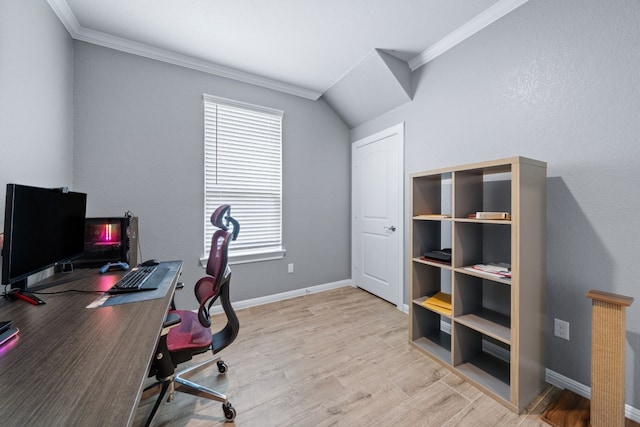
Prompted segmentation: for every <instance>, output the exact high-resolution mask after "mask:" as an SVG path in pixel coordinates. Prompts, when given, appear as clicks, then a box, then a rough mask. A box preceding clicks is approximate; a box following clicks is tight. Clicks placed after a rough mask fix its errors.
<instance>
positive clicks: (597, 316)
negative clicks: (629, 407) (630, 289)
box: [587, 290, 633, 427]
mask: <svg viewBox="0 0 640 427" xmlns="http://www.w3.org/2000/svg"><path fill="white" fill-rule="evenodd" d="M587 298H590V299H591V300H592V305H593V314H592V321H591V325H592V326H591V425H592V426H593V427H601V426H607V427H617V426H619V427H624V423H625V421H624V394H625V386H624V369H625V354H624V353H625V335H626V329H627V328H626V319H625V309H626V307H629V306H630V305H631V304H632V303H633V298H631V297H626V296H622V295H616V294H611V293H608V292H603V291H595V290H592V291H589V292H588V293H587Z"/></svg>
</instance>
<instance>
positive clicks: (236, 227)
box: [211, 205, 240, 240]
mask: <svg viewBox="0 0 640 427" xmlns="http://www.w3.org/2000/svg"><path fill="white" fill-rule="evenodd" d="M211 224H213V225H214V226H215V227H218V228H219V229H221V230H224V231H229V224H231V225H232V226H233V230H232V232H231V239H232V240H236V239H237V238H238V233H240V224H239V223H238V221H236V220H235V219H234V218H233V217H232V216H231V205H220V206H218V208H217V209H216V210H215V211H214V212H213V213H212V214H211Z"/></svg>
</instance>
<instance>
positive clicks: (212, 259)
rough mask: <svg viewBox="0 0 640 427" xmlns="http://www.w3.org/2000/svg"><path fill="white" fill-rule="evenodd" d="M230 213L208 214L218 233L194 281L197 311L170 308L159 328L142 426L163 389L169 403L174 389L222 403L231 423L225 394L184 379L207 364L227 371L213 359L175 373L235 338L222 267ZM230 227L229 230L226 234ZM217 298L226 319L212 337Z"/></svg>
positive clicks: (225, 209) (227, 277)
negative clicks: (151, 398) (155, 392)
mask: <svg viewBox="0 0 640 427" xmlns="http://www.w3.org/2000/svg"><path fill="white" fill-rule="evenodd" d="M230 211H231V207H230V206H229V205H222V206H220V207H219V208H218V209H216V211H215V212H214V213H213V214H212V215H211V223H212V224H213V225H214V226H216V227H217V228H219V229H218V230H216V231H215V233H214V234H213V238H212V240H211V251H210V253H209V259H208V261H207V268H206V272H207V276H204V277H202V278H201V279H200V280H198V282H197V283H196V285H195V287H194V293H195V296H196V299H197V300H198V302H199V304H200V306H199V308H198V311H197V313H194V312H193V311H189V310H170V311H169V313H168V315H167V317H166V319H165V322H164V324H163V329H162V334H161V336H160V341H159V343H158V347H157V350H156V357H155V358H154V363H153V364H152V368H151V373H150V375H149V376H152V375H155V376H156V379H157V382H155V383H154V384H152V385H150V386H149V387H147V388H145V392H147V391H149V390H151V389H157V388H160V391H159V393H160V394H159V396H158V398H157V400H156V402H155V404H154V407H153V409H152V411H151V414H150V415H149V418H148V419H147V423H146V425H147V426H148V425H150V424H151V421H152V419H153V417H154V416H155V414H156V411H157V410H158V407H159V406H160V403H161V402H162V400H163V399H164V396H165V394H166V393H167V391H169V396H168V399H167V401H171V400H173V394H174V390H175V391H182V392H186V393H189V394H193V395H194V396H198V397H203V398H206V399H211V400H215V401H218V402H222V409H223V411H224V416H225V418H226V419H227V420H229V421H231V420H233V419H234V418H235V416H236V411H235V409H234V408H233V406H231V403H230V402H229V401H228V400H227V396H225V395H224V394H222V393H219V392H217V391H215V390H212V389H209V388H207V387H203V386H201V385H198V384H196V383H193V382H191V381H189V380H187V379H186V377H188V376H189V375H192V374H194V373H196V372H198V371H200V370H202V369H204V368H207V367H208V366H210V365H211V364H212V363H213V362H216V363H217V367H218V372H219V373H220V374H225V373H226V372H227V369H228V368H227V365H226V364H225V363H224V361H222V360H221V359H220V357H219V356H215V357H214V358H212V359H209V360H206V361H205V362H203V363H200V364H198V365H196V366H193V367H190V368H188V369H185V370H183V371H181V372H177V373H176V372H175V369H176V368H177V366H178V365H180V364H181V363H183V362H186V361H188V360H191V359H192V357H193V356H194V355H196V354H200V353H204V352H206V351H208V350H211V352H212V353H213V355H217V354H218V353H219V352H220V351H221V350H223V349H224V348H226V347H227V346H228V345H229V344H231V343H232V342H233V341H234V340H235V339H236V337H237V336H238V331H239V329H240V323H239V322H238V317H237V316H236V313H235V312H234V310H233V307H232V306H231V301H230V298H229V284H230V281H231V271H230V270H229V267H228V265H227V250H228V247H229V243H230V242H231V240H235V239H236V238H237V237H238V233H239V231H240V225H239V224H238V222H237V221H236V220H235V219H233V218H232V217H231V215H230ZM230 225H231V226H232V231H231V232H229V226H230ZM218 298H220V303H221V305H222V308H223V310H224V313H225V315H226V317H227V324H226V325H225V326H224V327H223V328H222V329H220V330H219V331H218V332H215V333H212V331H211V316H210V313H209V310H210V309H211V306H212V305H213V303H214V302H215V301H216V300H217V299H218Z"/></svg>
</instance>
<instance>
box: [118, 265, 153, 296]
mask: <svg viewBox="0 0 640 427" xmlns="http://www.w3.org/2000/svg"><path fill="white" fill-rule="evenodd" d="M157 268H158V267H157V266H155V265H153V266H148V267H134V268H133V269H132V270H131V271H130V272H128V273H127V274H126V275H124V276H123V277H122V279H120V280H119V281H118V282H117V283H116V284H115V285H113V286H112V287H111V289H109V291H108V292H109V293H110V294H119V293H123V292H136V291H144V290H152V289H157V285H153V286H145V283H147V281H148V280H149V278H150V277H151V275H152V274H153V273H154V272H155V271H156V269H157Z"/></svg>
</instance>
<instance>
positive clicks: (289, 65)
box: [48, 0, 527, 99]
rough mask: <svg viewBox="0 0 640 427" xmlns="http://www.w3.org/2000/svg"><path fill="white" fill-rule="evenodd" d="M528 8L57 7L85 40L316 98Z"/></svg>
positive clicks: (430, 4) (396, 3)
mask: <svg viewBox="0 0 640 427" xmlns="http://www.w3.org/2000/svg"><path fill="white" fill-rule="evenodd" d="M526 1H527V0H316V1H312V0H231V1H221V0H48V2H49V4H50V5H51V7H52V8H53V10H54V11H55V12H56V14H57V15H58V16H59V17H60V19H61V21H62V22H63V23H64V25H65V26H66V28H67V30H69V33H70V34H71V35H72V36H73V37H74V38H76V39H78V40H84V41H88V42H91V43H96V44H100V45H103V46H108V47H112V48H116V49H119V50H123V51H128V52H131V53H136V54H141V55H143V56H148V57H153V58H155V59H160V60H165V61H167V62H172V63H176V64H179V65H184V66H190V67H191V68H195V69H200V70H202V71H207V72H211V73H213V74H218V75H223V76H225V77H230V78H235V79H237V80H241V81H246V82H249V83H253V84H258V85H261V86H265V87H271V88H273V89H277V90H282V91H284V92H289V93H294V94H296V95H300V96H304V97H307V98H311V99H316V98H318V97H319V96H320V95H322V93H324V92H325V91H326V90H328V89H329V88H330V87H331V86H333V84H334V83H336V82H337V81H338V80H339V79H340V78H341V77H343V76H344V75H345V74H346V73H348V72H349V71H350V70H351V69H352V68H353V67H355V66H356V65H357V64H358V63H359V62H360V61H361V60H362V59H363V58H365V57H366V56H367V55H368V54H369V53H370V52H371V51H372V50H373V49H376V48H377V49H382V50H384V51H385V52H387V53H390V54H391V55H394V56H396V57H398V58H400V59H402V60H404V61H407V62H408V63H409V66H410V68H411V69H416V68H418V67H419V66H421V65H423V64H424V63H425V62H427V61H428V60H430V59H431V57H433V56H437V54H439V53H440V52H439V51H444V50H446V49H448V48H449V47H451V46H453V45H455V44H457V43H458V42H460V41H462V40H464V39H465V38H467V37H468V36H469V35H471V34H473V33H474V32H476V31H479V30H480V29H482V28H484V26H486V25H489V24H490V23H491V22H493V21H495V20H496V19H499V18H500V17H501V16H503V15H505V14H506V13H508V12H510V11H511V10H513V9H515V8H516V7H518V6H520V5H522V4H523V3H525V2H526Z"/></svg>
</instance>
